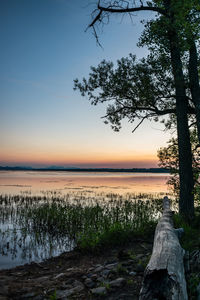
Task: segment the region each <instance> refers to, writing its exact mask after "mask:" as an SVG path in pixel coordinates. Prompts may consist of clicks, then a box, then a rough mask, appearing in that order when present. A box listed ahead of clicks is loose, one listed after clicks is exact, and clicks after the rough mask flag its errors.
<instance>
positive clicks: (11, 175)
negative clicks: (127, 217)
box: [0, 171, 169, 269]
mask: <svg viewBox="0 0 200 300" xmlns="http://www.w3.org/2000/svg"><path fill="white" fill-rule="evenodd" d="M168 178H169V175H168V174H166V173H164V174H159V173H114V172H113V173H112V172H67V171H56V172H54V171H0V269H5V268H11V267H14V266H17V265H22V264H25V263H30V262H31V261H37V262H40V261H42V260H44V259H47V258H49V257H52V256H56V255H59V254H61V253H63V252H64V251H70V250H72V249H73V247H74V243H73V240H70V239H69V237H68V236H58V237H57V236H55V235H51V234H46V233H45V234H44V233H43V232H37V231H34V230H32V229H31V230H29V231H28V230H27V228H29V227H30V228H32V227H31V226H32V222H33V220H31V219H30V220H29V219H27V212H31V210H32V209H35V208H37V207H39V206H40V205H43V204H44V203H50V202H51V201H55V199H56V201H59V203H65V202H66V201H70V202H71V203H73V202H74V203H75V202H76V203H83V205H85V204H84V203H86V204H87V205H88V203H92V201H94V200H98V201H99V202H100V203H101V202H103V201H107V200H110V199H112V200H113V199H114V201H115V199H119V198H120V199H125V200H126V199H129V200H130V199H136V198H137V197H139V196H138V195H139V194H145V195H146V196H145V197H147V198H148V197H149V196H148V195H150V194H151V195H154V196H151V197H155V198H156V197H163V196H164V195H165V194H167V193H168V192H169V191H168V187H167V185H166V181H167V179H168ZM113 195H114V196H113ZM144 199H145V198H144ZM25 216H26V219H25Z"/></svg>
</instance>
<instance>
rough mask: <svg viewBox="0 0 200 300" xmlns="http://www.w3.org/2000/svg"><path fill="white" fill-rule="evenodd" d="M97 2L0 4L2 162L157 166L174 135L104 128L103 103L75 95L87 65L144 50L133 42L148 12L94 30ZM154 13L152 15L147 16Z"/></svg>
mask: <svg viewBox="0 0 200 300" xmlns="http://www.w3.org/2000/svg"><path fill="white" fill-rule="evenodd" d="M94 3H95V0H92V1H91V0H73V1H72V0H17V1H16V0H4V1H0V40H1V48H0V54H1V55H0V65H1V68H0V107H1V109H0V165H1V166H7V165H8V166H17V165H23V166H24V165H28V166H33V167H43V166H52V165H56V166H65V167H66V166H67V167H91V168H92V167H103V168H104V167H112V168H135V167H147V168H149V167H157V163H158V158H157V150H158V149H159V148H160V147H163V146H165V145H166V141H167V140H169V138H170V135H169V133H166V132H163V127H162V126H161V125H160V124H159V123H154V122H150V121H146V122H144V123H143V124H142V125H141V126H140V127H139V128H138V129H137V130H136V131H135V132H134V133H132V130H133V128H134V125H135V126H136V125H137V122H136V123H135V124H129V123H128V122H127V121H126V120H125V121H123V123H122V124H123V126H122V129H121V131H120V132H118V133H116V132H113V131H112V129H111V128H110V126H109V125H106V124H104V123H103V120H102V118H101V117H102V116H103V115H105V112H106V107H105V106H101V105H99V106H91V104H90V103H89V101H88V99H87V98H83V97H81V95H80V93H79V92H78V91H74V90H73V80H74V79H75V78H79V79H82V77H83V76H85V77H86V78H87V75H88V74H89V71H90V66H97V65H98V63H100V61H101V60H103V59H106V60H111V61H114V62H115V61H116V60H117V59H120V58H121V57H123V56H127V55H128V54H129V53H133V54H136V55H137V57H138V58H141V57H143V56H145V55H147V50H146V49H144V48H137V46H136V44H137V41H138V38H139V36H140V33H141V31H142V29H143V25H142V24H141V23H140V22H139V20H140V19H142V18H145V17H146V15H144V13H143V14H138V16H135V17H134V19H133V22H131V21H130V19H128V18H123V19H122V17H121V16H120V17H119V16H118V17H116V16H115V17H112V18H111V19H110V23H109V24H108V25H106V26H104V28H103V29H102V30H100V31H99V37H100V41H101V44H102V46H103V49H102V48H101V47H99V46H98V45H97V43H96V40H95V37H94V36H93V34H92V31H91V30H87V31H86V32H85V29H86V28H87V25H88V24H89V22H90V21H91V12H92V10H93V9H94ZM148 16H150V17H151V16H152V14H150V15H148Z"/></svg>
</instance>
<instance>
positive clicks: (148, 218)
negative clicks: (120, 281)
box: [0, 192, 162, 251]
mask: <svg viewBox="0 0 200 300" xmlns="http://www.w3.org/2000/svg"><path fill="white" fill-rule="evenodd" d="M0 206H1V207H2V208H3V209H2V210H1V212H0V215H1V214H2V215H1V217H2V218H1V219H2V220H4V221H5V222H11V223H13V224H15V225H16V226H17V228H18V229H19V228H20V230H21V234H22V235H23V237H24V238H23V239H22V240H25V237H26V235H28V234H29V235H30V234H31V235H32V236H33V237H34V238H35V240H36V241H37V244H39V243H40V242H41V243H42V241H50V242H51V243H54V242H53V241H55V240H56V239H62V238H63V237H65V238H66V237H67V239H68V241H71V242H72V244H73V246H76V247H77V248H78V249H79V250H81V251H97V250H99V249H101V248H102V247H109V246H113V245H123V244H127V243H129V242H130V241H131V240H133V239H134V238H135V237H138V236H145V235H146V236H149V234H151V233H153V232H154V229H155V225H156V222H157V220H158V218H159V217H160V215H161V213H160V212H161V209H162V199H155V198H153V197H152V195H147V194H144V195H142V194H140V195H135V194H128V193H127V194H126V195H123V196H121V195H119V194H105V193H104V194H103V193H101V194H98V195H96V196H95V197H90V196H88V195H86V194H84V193H82V192H79V193H74V194H68V195H66V196H65V197H62V196H57V195H54V194H51V195H50V196H49V195H43V196H39V197H36V196H31V195H15V196H9V195H5V196H2V195H1V196H0ZM43 243H44V242H43ZM52 245H53V244H52Z"/></svg>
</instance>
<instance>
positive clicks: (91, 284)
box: [84, 278, 95, 288]
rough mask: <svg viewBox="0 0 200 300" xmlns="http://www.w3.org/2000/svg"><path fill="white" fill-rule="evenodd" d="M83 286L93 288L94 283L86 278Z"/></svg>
mask: <svg viewBox="0 0 200 300" xmlns="http://www.w3.org/2000/svg"><path fill="white" fill-rule="evenodd" d="M84 284H85V285H86V286H87V287H88V288H93V287H95V283H94V281H92V279H90V278H87V279H86V280H85V282H84Z"/></svg>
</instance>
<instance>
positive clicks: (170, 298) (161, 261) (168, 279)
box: [139, 197, 188, 300]
mask: <svg viewBox="0 0 200 300" xmlns="http://www.w3.org/2000/svg"><path fill="white" fill-rule="evenodd" d="M172 216H173V212H172V211H171V209H170V200H169V199H168V197H164V199H163V215H162V217H161V219H160V221H159V222H158V225H157V227H156V231H155V236H154V244H153V251H152V255H151V258H150V261H149V263H148V265H147V267H146V269H145V273H144V278H143V283H142V288H141V290H140V297H139V300H151V299H152V300H156V299H159V300H161V299H162V300H164V299H166V300H187V299H188V296H187V289H186V281H185V272H184V264H183V257H184V252H185V251H184V250H183V249H182V248H181V246H180V243H179V235H180V234H181V232H183V229H182V228H180V230H179V229H178V230H177V229H176V230H175V229H174V228H173V220H172Z"/></svg>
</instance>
